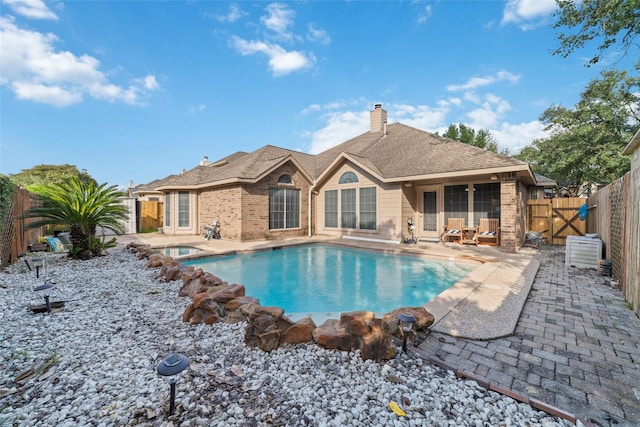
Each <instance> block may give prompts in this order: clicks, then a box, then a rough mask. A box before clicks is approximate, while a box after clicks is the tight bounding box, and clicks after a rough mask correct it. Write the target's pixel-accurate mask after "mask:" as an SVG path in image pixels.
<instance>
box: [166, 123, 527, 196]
mask: <svg viewBox="0 0 640 427" xmlns="http://www.w3.org/2000/svg"><path fill="white" fill-rule="evenodd" d="M346 160H349V161H352V162H354V163H356V164H358V165H359V166H360V167H362V168H364V169H365V170H367V171H368V172H370V173H372V174H373V175H375V176H376V177H377V178H378V179H380V180H381V181H383V182H400V181H409V180H416V179H430V178H443V177H455V176H466V175H478V174H487V173H491V174H493V173H500V172H514V171H520V172H522V173H523V174H524V176H526V177H528V179H529V180H530V181H531V182H532V183H533V182H535V178H534V176H533V174H532V172H531V169H530V168H529V165H528V164H527V163H526V162H522V161H520V160H516V159H514V158H512V157H509V156H505V155H502V154H497V153H494V152H491V151H488V150H484V149H481V148H478V147H474V146H472V145H469V144H464V143H462V142H458V141H453V140H450V139H447V138H443V137H441V136H438V135H436V134H432V133H429V132H425V131H423V130H420V129H416V128H413V127H410V126H407V125H404V124H401V123H394V124H390V125H388V126H387V125H386V124H385V125H384V129H380V130H379V131H369V132H365V133H363V134H362V135H359V136H357V137H355V138H353V139H350V140H348V141H346V142H344V143H342V144H340V145H337V146H335V147H333V148H330V149H328V150H326V151H324V152H322V153H320V154H317V155H311V154H305V153H301V152H298V151H293V150H288V149H286V148H280V147H275V146H272V145H265V146H264V147H261V148H259V149H257V150H256V151H253V152H251V153H245V152H236V153H233V154H231V155H229V156H227V157H225V158H222V159H220V160H217V161H214V162H210V163H209V162H204V163H201V164H200V165H198V166H196V167H195V168H193V169H191V170H189V171H187V172H184V173H182V174H181V175H178V176H177V177H175V178H173V179H171V180H170V181H164V182H162V183H161V185H156V186H155V189H156V190H166V189H193V188H206V187H212V186H216V185H223V184H229V183H234V182H235V183H240V182H246V183H254V182H257V181H259V180H260V179H262V178H263V177H264V176H265V175H266V174H267V173H269V172H270V171H272V170H273V169H275V168H277V167H279V166H281V165H282V164H284V163H286V162H288V161H292V162H294V163H295V164H296V165H297V166H298V168H299V169H300V170H301V172H302V173H303V174H305V175H306V176H307V178H308V179H309V180H310V181H313V180H315V179H320V180H321V179H322V178H323V177H325V176H327V175H328V174H329V173H330V172H331V171H332V170H333V168H334V167H336V166H337V165H339V164H340V163H341V162H342V161H346Z"/></svg>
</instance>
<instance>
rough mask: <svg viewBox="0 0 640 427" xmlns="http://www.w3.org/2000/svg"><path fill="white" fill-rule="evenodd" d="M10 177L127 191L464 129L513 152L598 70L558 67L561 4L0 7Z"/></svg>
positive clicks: (3, 136) (2, 144) (0, 83)
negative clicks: (236, 160)
mask: <svg viewBox="0 0 640 427" xmlns="http://www.w3.org/2000/svg"><path fill="white" fill-rule="evenodd" d="M0 1H1V2H2V3H1V4H0V6H1V13H0V30H1V36H0V37H1V39H0V90H1V92H0V96H1V98H0V173H4V174H11V173H17V172H19V171H21V170H23V169H28V168H31V167H33V166H35V165H38V164H43V163H46V164H65V163H67V164H73V165H76V166H77V167H78V168H79V169H86V171H87V172H88V173H89V174H91V175H92V176H93V177H94V178H95V179H96V180H97V181H98V182H100V183H102V182H108V183H109V184H115V185H118V186H120V187H126V186H127V184H128V183H129V181H131V180H132V181H134V182H135V183H136V184H141V183H146V182H150V181H152V180H154V179H156V178H163V177H165V176H167V175H170V174H175V173H179V172H180V171H181V170H182V169H190V168H192V167H194V166H196V165H197V164H198V162H199V161H200V160H201V159H202V158H203V156H208V157H209V159H210V160H215V159H218V158H221V157H224V156H226V155H228V154H231V153H233V152H236V151H247V152H250V151H253V150H255V149H257V148H259V147H261V146H263V145H266V144H272V145H276V146H280V147H285V148H289V149H293V150H299V151H303V152H308V153H317V152H320V151H323V150H324V149H327V148H329V147H331V146H333V145H336V144H339V143H342V142H344V141H346V140H348V139H350V138H352V137H355V136H357V135H359V134H361V133H363V132H366V131H367V130H368V126H369V111H370V110H371V109H372V108H373V105H374V104H376V103H382V105H383V108H385V109H386V110H387V111H388V121H389V123H394V122H402V123H404V124H407V125H410V126H414V127H416V128H419V129H424V130H427V131H432V132H436V131H439V132H441V133H442V132H443V131H444V130H445V129H446V128H447V126H448V125H449V124H451V123H460V122H462V123H465V124H467V125H470V126H472V127H474V128H477V129H480V128H486V129H489V130H491V131H492V132H493V134H494V136H495V137H496V139H497V141H498V144H499V147H500V148H509V150H510V151H511V153H512V154H515V152H517V150H518V149H519V148H521V147H523V146H526V145H528V144H530V143H531V142H532V141H533V140H534V139H535V138H539V137H543V136H544V130H543V126H542V124H541V123H540V122H539V121H538V117H539V116H540V114H541V113H542V112H543V111H544V110H545V109H546V108H548V107H550V106H551V105H553V104H556V105H557V104H562V105H565V106H572V105H574V104H575V103H576V102H577V101H578V99H579V95H580V92H581V91H582V90H583V89H584V87H585V86H586V84H587V83H588V81H589V80H591V79H593V78H595V77H597V76H598V73H599V72H600V71H602V69H601V68H599V67H591V68H587V67H584V63H585V61H586V58H587V57H588V56H589V54H591V53H592V52H591V51H585V52H578V53H577V54H575V55H572V56H571V57H569V58H567V59H564V58H561V57H557V56H552V55H551V54H550V51H551V50H552V49H554V48H555V47H557V41H556V35H557V32H558V30H554V29H552V28H551V26H550V24H551V23H552V22H553V17H552V13H553V11H554V10H555V3H554V1H553V0H508V1H498V0H493V1H447V0H440V1H406V2H399V1H388V2H380V1H369V2H361V1H346V2H338V1H330V2H329V1H323V2H315V1H303V2H295V3H294V2H249V1H242V2H235V3H232V2H217V1H216V2H213V1H190V2H179V1H169V2H154V1H130V2H129V1H90V2H89V1H73V2H64V1H52V2H43V1H41V0H0Z"/></svg>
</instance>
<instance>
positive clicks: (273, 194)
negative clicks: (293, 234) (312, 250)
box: [269, 188, 300, 230]
mask: <svg viewBox="0 0 640 427" xmlns="http://www.w3.org/2000/svg"><path fill="white" fill-rule="evenodd" d="M287 228H300V190H297V189H292V188H270V189H269V230H281V229H287Z"/></svg>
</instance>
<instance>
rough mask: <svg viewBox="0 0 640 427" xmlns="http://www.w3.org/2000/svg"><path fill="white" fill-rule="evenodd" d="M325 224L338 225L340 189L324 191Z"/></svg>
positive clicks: (327, 225)
mask: <svg viewBox="0 0 640 427" xmlns="http://www.w3.org/2000/svg"><path fill="white" fill-rule="evenodd" d="M324 226H325V227H333V228H335V227H338V190H327V191H325V192H324Z"/></svg>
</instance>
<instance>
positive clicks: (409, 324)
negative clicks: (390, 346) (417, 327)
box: [398, 313, 416, 353]
mask: <svg viewBox="0 0 640 427" xmlns="http://www.w3.org/2000/svg"><path fill="white" fill-rule="evenodd" d="M398 322H399V323H400V325H399V326H400V328H402V351H403V352H405V353H406V352H407V335H408V334H409V332H411V329H412V328H413V324H414V323H416V318H415V317H413V316H412V315H411V314H410V313H400V314H398Z"/></svg>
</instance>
